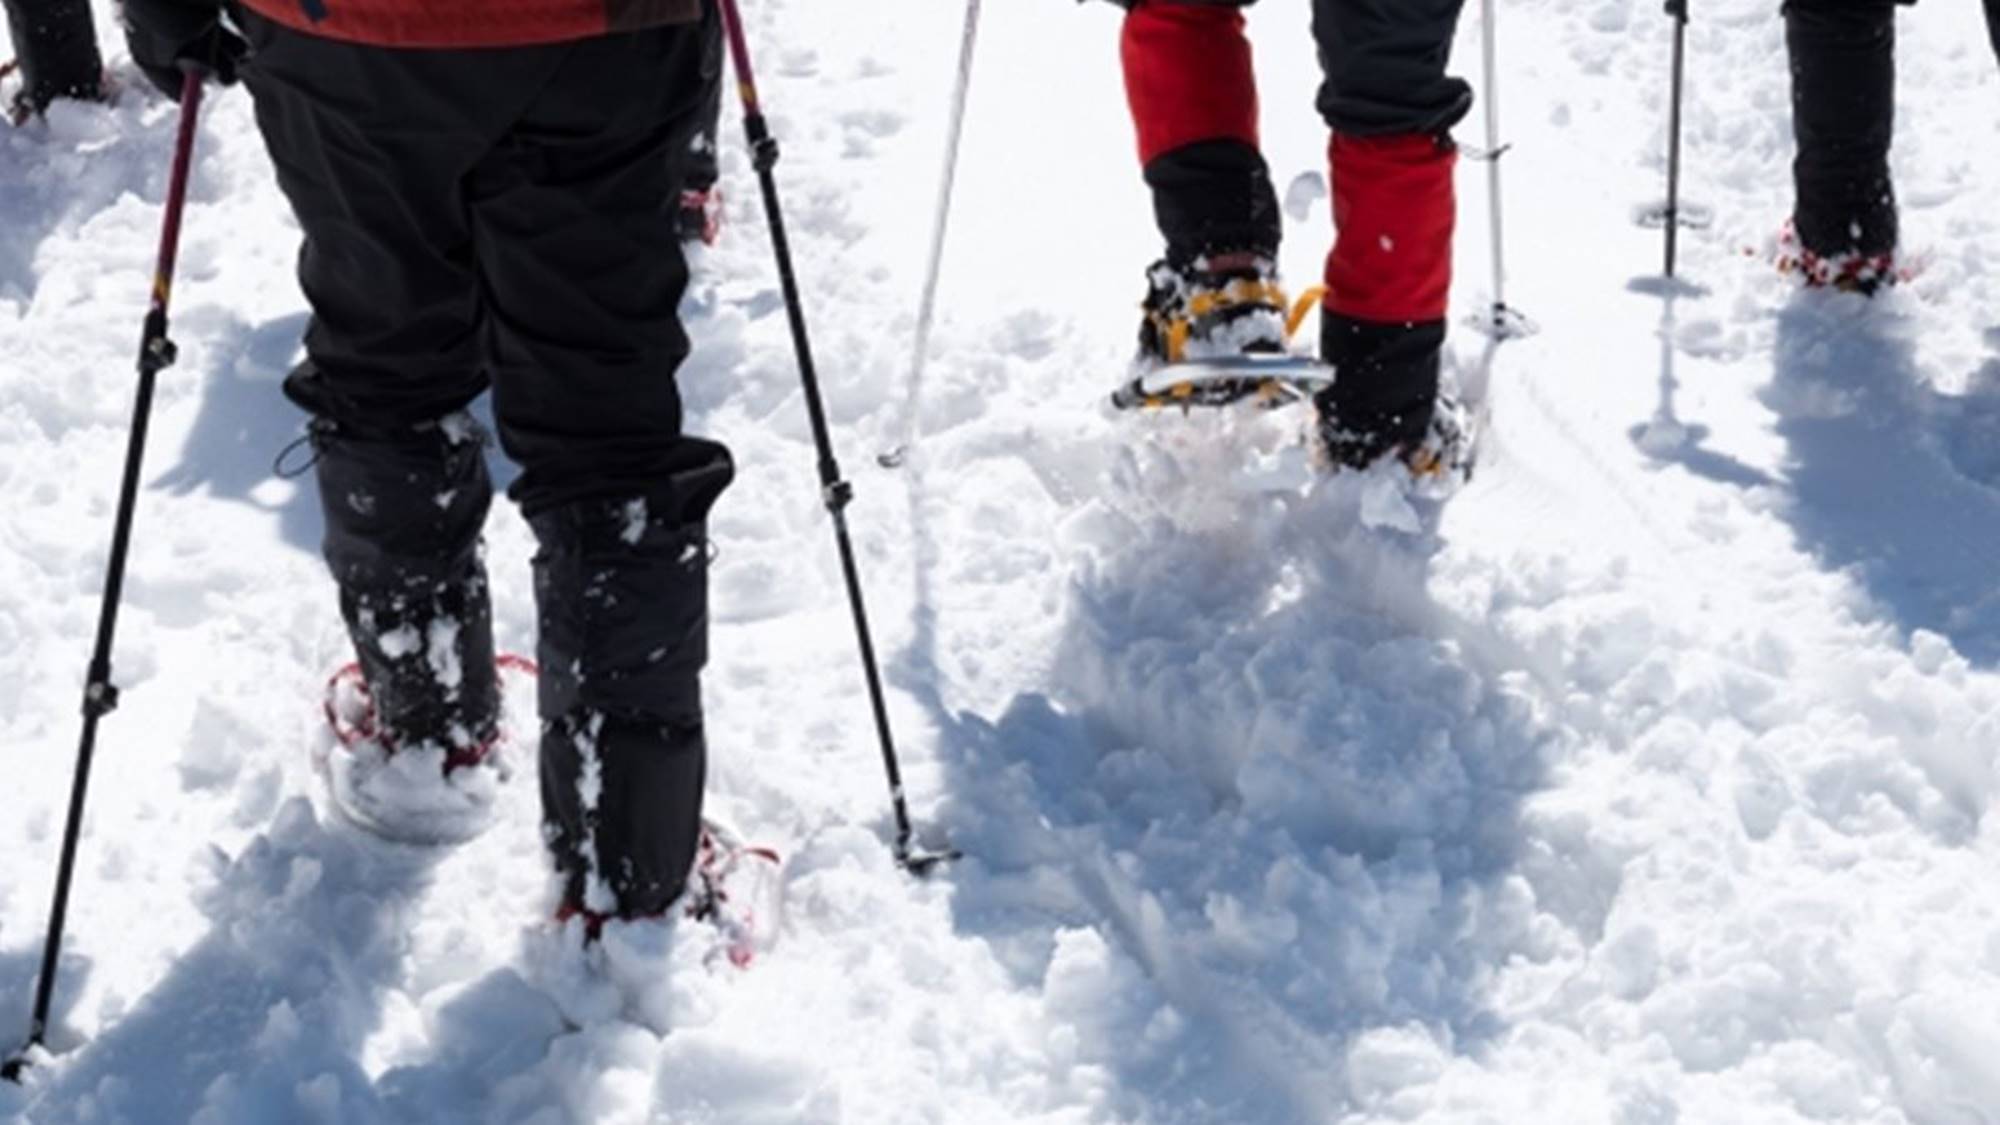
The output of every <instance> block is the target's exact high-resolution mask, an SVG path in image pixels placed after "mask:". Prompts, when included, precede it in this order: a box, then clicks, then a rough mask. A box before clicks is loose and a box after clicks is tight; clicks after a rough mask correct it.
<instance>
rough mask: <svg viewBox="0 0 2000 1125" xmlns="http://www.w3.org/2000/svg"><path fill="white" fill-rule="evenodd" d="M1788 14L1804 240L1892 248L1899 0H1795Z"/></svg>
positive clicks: (1836, 252)
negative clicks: (1892, 151)
mask: <svg viewBox="0 0 2000 1125" xmlns="http://www.w3.org/2000/svg"><path fill="white" fill-rule="evenodd" d="M1784 14H1785V50H1786V52H1787V54H1788V55H1789V56H1790V60H1791V75H1792V136H1793V139H1794V141H1795V143H1796V146H1797V155H1796V156H1795V158H1794V159H1793V161H1792V185H1793V190H1794V193H1795V195H1794V207H1793V211H1792V224H1793V227H1794V228H1795V229H1796V230H1797V232H1798V236H1799V243H1800V244H1801V245H1802V246H1804V247H1805V248H1806V249H1808V250H1811V251H1812V252H1814V253H1815V254H1818V255H1820V256H1822V257H1827V258H1832V257H1837V256H1840V255H1845V254H1863V255H1872V254H1882V253H1887V252H1888V251H1891V250H1894V249H1895V248H1896V235H1897V231H1896V227H1897V219H1896V195H1895V189H1894V188H1893V186H1892V185H1891V182H1890V177H1889V144H1890V141H1891V139H1892V136H1893V134H1894V131H1895V113H1896V104H1895V103H1896V57H1895V50H1896V9H1895V5H1894V4H1893V3H1891V0H1788V2H1787V3H1786V4H1785V6H1784Z"/></svg>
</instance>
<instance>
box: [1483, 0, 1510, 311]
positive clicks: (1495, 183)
mask: <svg viewBox="0 0 2000 1125" xmlns="http://www.w3.org/2000/svg"><path fill="white" fill-rule="evenodd" d="M1480 24H1481V29H1480V30H1481V38H1482V47H1483V52H1484V58H1485V70H1486V96H1485V97H1484V98H1483V99H1481V100H1482V101H1484V102H1485V103H1486V153H1485V156H1486V200H1487V207H1488V212H1489V218H1488V226H1489V228H1490V229H1491V230H1492V234H1493V308H1492V309H1491V310H1490V321H1489V326H1490V328H1491V329H1492V332H1493V334H1494V335H1495V336H1502V335H1509V334H1511V333H1510V332H1509V324H1510V322H1511V321H1512V320H1514V319H1515V316H1514V314H1513V312H1512V310H1510V309H1509V308H1508V307H1507V295H1506V294H1507V291H1506V285H1507V256H1506V252H1505V247H1504V245H1503V243H1502V240H1501V236H1500V157H1501V155H1502V154H1504V153H1505V152H1506V151H1507V148H1508V146H1506V145H1503V144H1501V143H1500V92H1499V81H1498V80H1497V79H1496V78H1495V77H1494V74H1493V71H1494V69H1495V61H1496V59H1497V58H1498V56H1499V53H1500V52H1499V49H1498V47H1497V46H1496V45H1495V44H1494V39H1495V35H1496V33H1495V31H1494V26H1493V0H1484V4H1483V5H1482V7H1481V13H1480Z"/></svg>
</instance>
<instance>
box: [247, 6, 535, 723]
mask: <svg viewBox="0 0 2000 1125" xmlns="http://www.w3.org/2000/svg"><path fill="white" fill-rule="evenodd" d="M244 22H245V24H246V27H245V30H246V33H247V34H248V36H249V38H250V40H251V42H252V43H253V44H254V45H255V48H256V59H255V62H254V63H252V64H251V65H249V66H248V67H246V68H245V72H244V78H245V82H246V84H247V85H248V86H249V88H250V91H251V93H252V95H253V96H254V97H255V100H256V111H257V121H258V125H259V128H260V129H261V131H262V132H263V134H264V137H265V141H266V144H267V146H268V148H269V150H270V153H271V158H272V163H273V165H274V167H275V168H276V171H277V175H278V183H279V186H280V187H281V188H282V189H283V191H284V192H285V195H286V197H287V199H288V200H289V201H290V203H291V205H292V209H293V212H294V214H295V215H296V216H297V218H298V222H299V226H300V228H301V230H302V231H303V233H304V236H305V241H304V245H303V248H302V250H301V252H300V256H299V280H300V283H301V286H302V287H303V289H304V291H305V294H306V298H307V300H308V302H309V304H310V305H311V307H312V311H313V316H312V321H311V324H310V327H309V328H308V330H307V333H306V360H305V362H304V363H302V364H301V365H300V366H299V367H298V368H297V369H296V370H295V371H294V372H293V373H292V375H291V376H290V378H288V379H287V380H286V384H285V390H286V393H287V394H288V395H289V396H290V397H291V398H292V399H293V401H295V402H296V403H298V405H300V406H301V407H303V408H304V409H306V410H307V411H309V412H310V413H311V414H312V415H313V419H312V422H311V426H310V432H311V434H312V437H313V445H314V449H315V452H316V455H317V457H316V461H315V464H314V470H315V474H316V477H317V479H318V484H319V494H320V505H321V510H322V512H323V513H324V516H325V520H326V539H325V554H326V558H327V562H328V564H329V565H330V567H331V568H332V571H333V575H334V579H335V581H336V582H337V583H338V585H339V589H340V606H341V612H342V616H343V617H344V619H345V621H346V624H347V628H348V633H349V635H350V637H351V638H352V640H353V643H354V647H355V651H356V654H357V655H358V657H359V658H360V663H361V666H362V670H363V674H364V676H365V678H366V681H367V684H368V687H369V692H370V695H371V696H372V698H373V701H374V704H375V708H376V712H377V715H376V718H377V721H378V723H379V724H380V727H381V729H382V732H383V734H384V737H385V738H386V739H387V740H388V741H389V742H390V744H391V745H392V746H408V745H416V744H424V743H431V744H437V745H441V746H443V747H445V748H446V749H447V750H448V751H450V752H451V753H452V760H453V761H455V762H463V761H466V760H469V759H470V758H473V757H476V756H477V752H478V751H479V750H480V748H481V747H482V746H483V745H484V744H485V743H486V742H487V740H489V739H490V736H491V734H492V731H493V727H494V724H495V721H496V715H497V710H498V688H497V684H496V681H495V677H494V669H493V640H492V626H491V611H490V608H489V595H488V591H487V586H486V575H485V570H484V567H483V565H482V563H481V561H480V555H479V550H480V548H479V536H480V528H481V525H482V524H483V522H484V520H485V516H486V511H487V507H488V505H489V503H490V500H491V497H492V486H491V484H490V483H489V481H488V478H487V472H486V463H485V457H484V450H483V444H484V442H483V435H481V434H480V433H479V430H478V427H477V426H475V425H473V424H471V422H470V419H469V418H467V417H466V416H465V415H464V414H463V410H464V408H465V406H466V405H467V403H469V402H470V401H471V400H472V398H473V397H474V396H475V395H477V394H478V393H479V391H480V390H481V389H482V388H483V387H484V386H485V375H484V373H483V371H482V370H481V358H480V348H479V344H478V337H477V325H478V320H479V301H478V288H479V286H478V278H477V276H476V275H475V274H474V273H473V271H472V267H471V260H472V259H471V232H470V230H469V228H468V227H467V225H466V222H465V218H464V212H463V207H462V205H461V204H460V202H459V199H458V184H459V181H460V179H461V178H462V177H463V175H464V174H465V173H466V171H467V170H468V169H469V168H470V167H471V165H472V164H473V163H474V162H475V161H476V160H477V158H478V155H479V153H480V152H481V151H483V150H484V149H485V148H486V147H487V146H489V145H490V144H491V143H492V141H493V139H494V135H495V134H496V133H497V130H498V126H497V125H495V124H494V121H495V120H496V118H500V119H504V115H505V114H506V112H507V107H508V99H509V97H510V96H511V94H510V92H511V91H513V90H515V89H527V88H532V87H533V85H534V82H535V74H536V73H537V69H538V67H539V69H541V70H546V69H547V65H548V64H547V62H546V61H543V62H541V63H539V64H538V63H537V62H536V59H535V57H534V56H533V54H532V53H531V52H523V53H511V52H509V53H505V54H506V60H505V61H504V62H498V63H495V64H494V65H490V66H487V67H485V68H480V67H476V66H474V67H468V66H466V65H465V60H464V59H463V57H462V55H463V53H458V54H459V55H460V56H461V57H459V58H457V59H456V61H454V60H453V53H452V52H430V51H386V50H380V49H376V48H370V47H361V46H355V45H351V44H345V43H339V42H335V41H332V40H327V39H322V38H318V37H314V36H310V35H304V34H301V33H298V32H293V31H290V30H287V29H285V28H282V27H279V26H277V25H275V24H272V23H270V22H269V21H265V20H262V19H260V18H258V17H256V16H255V15H249V14H246V15H245V16H244ZM474 81H482V82H485V83H488V84H489V85H487V86H485V87H483V88H479V89H476V90H475V89H471V88H469V87H468V85H467V84H468V83H470V82H474ZM468 106H471V107H476V108H468Z"/></svg>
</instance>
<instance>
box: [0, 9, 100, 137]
mask: <svg viewBox="0 0 2000 1125" xmlns="http://www.w3.org/2000/svg"><path fill="white" fill-rule="evenodd" d="M0 8H4V9H5V11H6V13H7V29H8V33H9V34H10V35H11V37H12V39H13V42H14V54H15V57H16V58H18V59H19V61H20V64H21V92H20V94H19V95H18V96H17V97H16V98H15V100H14V105H13V106H12V107H10V108H11V109H12V110H13V112H14V113H15V114H17V115H20V116H27V115H30V114H36V113H40V112H42V111H43V110H45V109H47V108H48V107H49V103H50V102H52V101H54V100H56V99H57V98H77V99H80V100H83V101H93V102H94V101H101V100H102V99H103V97H104V61H103V59H101V58H100V57H99V56H98V51H97V29H96V27H95V25H93V24H92V22H91V17H90V4H89V2H88V0H0Z"/></svg>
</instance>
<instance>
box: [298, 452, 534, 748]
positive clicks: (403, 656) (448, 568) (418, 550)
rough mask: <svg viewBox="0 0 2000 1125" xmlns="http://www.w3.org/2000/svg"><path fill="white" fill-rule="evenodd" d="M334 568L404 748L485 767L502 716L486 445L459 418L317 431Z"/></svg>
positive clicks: (350, 624) (394, 743)
mask: <svg viewBox="0 0 2000 1125" xmlns="http://www.w3.org/2000/svg"><path fill="white" fill-rule="evenodd" d="M311 436H312V443H313V448H314V451H315V453H316V454H317V460H316V461H315V463H314V468H315V470H316V474H317V476H318V479H319V494H320V508H321V510H322V512H323V513H324V514H325V517H326V541H325V555H326V560H327V563H328V565H329V566H330V567H331V568H332V570H333V577H334V581H335V582H336V583H338V584H339V587H340V612H341V616H342V617H343V618H344V619H345V620H346V622H347V632H348V636H349V637H350V638H351V639H352V640H353V642H354V651H355V655H356V657H357V658H358V659H359V662H360V665H361V671H362V676H363V678H364V679H365V680H366V682H367V685H368V692H369V696H370V699H371V701H372V703H373V706H374V712H375V714H374V721H375V727H376V731H377V733H378V735H379V736H380V737H381V739H382V740H383V742H384V743H385V744H386V745H387V746H388V747H389V748H390V749H391V750H394V749H397V748H403V747H414V746H419V745H425V744H430V745H435V746H438V747H440V748H442V749H443V750H444V751H445V753H446V763H447V768H448V769H449V768H454V767H456V766H461V765H469V764H475V763H476V762H478V761H479V760H480V759H481V758H482V757H484V755H485V752H486V750H487V749H488V748H490V746H491V745H492V741H493V736H494V730H495V726H496V723H497V719H498V714H499V685H498V682H497V679H496V675H495V671H494V666H493V614H492V606H491V599H490V595H489V593H488V591H487V585H486V569H485V566H484V564H483V563H482V562H481V559H480V538H479V536H480V528H481V527H482V526H483V524H484V523H485V520H486V511H487V508H488V507H489V506H490V505H491V503H492V499H493V485H492V482H491V481H490V480H489V479H488V477H487V473H486V457H485V433H484V431H483V430H481V429H480V428H479V425H478V424H477V423H476V422H474V421H473V420H472V419H471V418H470V417H469V416H466V415H463V414H456V415H452V416H449V417H446V418H444V419H441V420H439V421H437V422H431V423H426V424H423V425H419V426H414V427H397V428H394V429H383V430H373V429H367V428H362V427H356V426H349V425H343V424H340V423H336V422H333V421H331V420H328V419H325V418H318V419H315V420H314V421H313V422H312V424H311Z"/></svg>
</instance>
